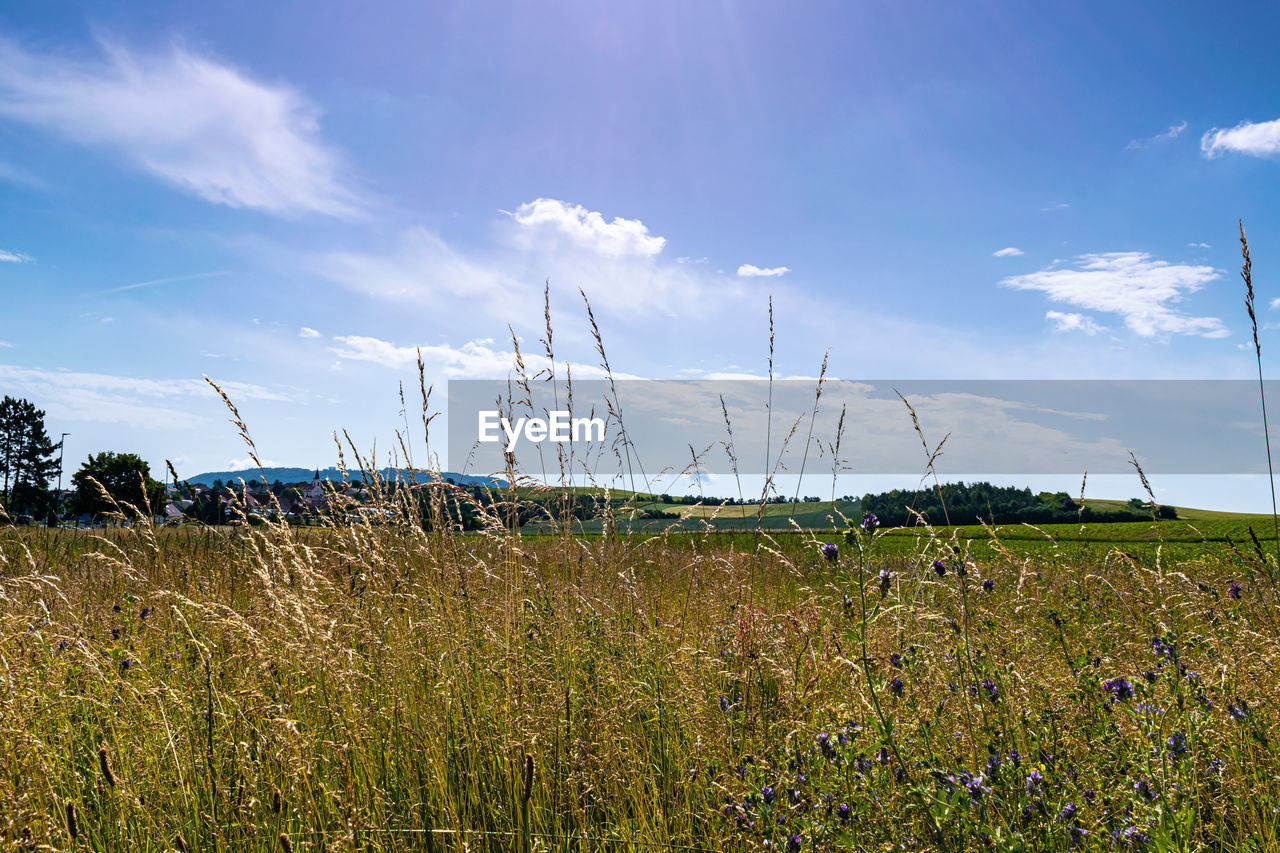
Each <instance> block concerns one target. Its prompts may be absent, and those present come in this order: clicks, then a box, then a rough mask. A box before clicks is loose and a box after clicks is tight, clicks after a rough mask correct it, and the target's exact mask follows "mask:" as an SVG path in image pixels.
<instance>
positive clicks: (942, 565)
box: [933, 560, 947, 577]
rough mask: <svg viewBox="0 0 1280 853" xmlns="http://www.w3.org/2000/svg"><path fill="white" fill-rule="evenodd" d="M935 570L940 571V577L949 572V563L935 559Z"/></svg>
mask: <svg viewBox="0 0 1280 853" xmlns="http://www.w3.org/2000/svg"><path fill="white" fill-rule="evenodd" d="M933 570H934V571H935V572H937V573H938V577H942V576H943V575H945V574H946V573H947V564H946V563H944V562H942V561H941V560H934V561H933Z"/></svg>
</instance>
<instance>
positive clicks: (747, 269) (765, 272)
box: [738, 264, 791, 278]
mask: <svg viewBox="0 0 1280 853" xmlns="http://www.w3.org/2000/svg"><path fill="white" fill-rule="evenodd" d="M789 272H791V268H790V267H758V266H756V265H755V264H743V265H742V266H740V267H738V275H740V276H742V277H743V278H777V277H778V276H782V275H786V274H787V273H789Z"/></svg>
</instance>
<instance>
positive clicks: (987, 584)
mask: <svg viewBox="0 0 1280 853" xmlns="http://www.w3.org/2000/svg"><path fill="white" fill-rule="evenodd" d="M995 590H996V582H995V581H994V580H992V579H991V578H987V579H986V580H984V581H983V582H982V591H983V592H995Z"/></svg>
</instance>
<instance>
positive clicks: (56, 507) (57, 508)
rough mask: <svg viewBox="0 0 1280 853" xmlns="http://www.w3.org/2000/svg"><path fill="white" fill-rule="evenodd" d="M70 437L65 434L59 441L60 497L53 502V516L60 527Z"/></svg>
mask: <svg viewBox="0 0 1280 853" xmlns="http://www.w3.org/2000/svg"><path fill="white" fill-rule="evenodd" d="M69 435H71V433H69V432H64V433H63V434H62V438H61V439H59V441H58V497H57V499H56V500H55V501H54V502H53V514H54V515H55V516H56V517H57V519H58V526H59V527H61V526H62V456H63V453H64V452H65V451H66V444H67V436H69ZM45 482H46V483H47V482H49V481H48V480H45Z"/></svg>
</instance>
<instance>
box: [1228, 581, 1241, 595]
mask: <svg viewBox="0 0 1280 853" xmlns="http://www.w3.org/2000/svg"><path fill="white" fill-rule="evenodd" d="M1227 595H1229V596H1230V597H1232V598H1239V597H1240V584H1238V583H1236V582H1235V581H1232V583H1231V589H1230V590H1228V592H1227Z"/></svg>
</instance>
